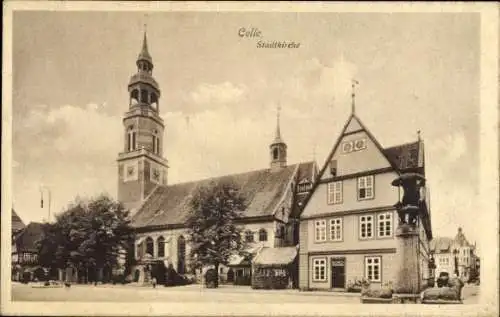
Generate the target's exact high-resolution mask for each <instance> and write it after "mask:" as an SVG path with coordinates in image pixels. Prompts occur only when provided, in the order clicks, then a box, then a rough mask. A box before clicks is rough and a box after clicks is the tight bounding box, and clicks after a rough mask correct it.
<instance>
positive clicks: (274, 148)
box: [269, 106, 287, 170]
mask: <svg viewBox="0 0 500 317" xmlns="http://www.w3.org/2000/svg"><path fill="white" fill-rule="evenodd" d="M280 111H281V106H278V109H277V114H276V133H275V136H274V140H273V142H272V143H271V145H270V146H269V147H270V150H271V170H277V169H280V168H282V167H286V156H287V155H286V150H287V145H286V143H285V142H284V141H283V139H282V138H281V129H280Z"/></svg>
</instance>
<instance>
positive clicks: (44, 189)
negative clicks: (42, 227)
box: [40, 186, 52, 222]
mask: <svg viewBox="0 0 500 317" xmlns="http://www.w3.org/2000/svg"><path fill="white" fill-rule="evenodd" d="M44 191H46V192H47V194H48V196H49V206H48V212H49V214H48V219H47V222H50V205H51V200H52V192H51V190H50V188H48V187H46V186H40V208H42V209H43V192H44Z"/></svg>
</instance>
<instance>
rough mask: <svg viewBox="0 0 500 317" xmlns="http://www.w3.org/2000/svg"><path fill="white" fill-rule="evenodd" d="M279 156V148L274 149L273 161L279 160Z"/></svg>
mask: <svg viewBox="0 0 500 317" xmlns="http://www.w3.org/2000/svg"><path fill="white" fill-rule="evenodd" d="M278 155H279V151H278V148H274V150H273V160H277V159H278Z"/></svg>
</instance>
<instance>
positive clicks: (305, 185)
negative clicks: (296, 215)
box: [297, 179, 312, 193]
mask: <svg viewBox="0 0 500 317" xmlns="http://www.w3.org/2000/svg"><path fill="white" fill-rule="evenodd" d="M311 188H312V183H311V182H310V181H309V180H308V179H303V180H302V181H300V183H299V185H298V189H297V191H298V192H299V193H305V192H308V191H309V190H311Z"/></svg>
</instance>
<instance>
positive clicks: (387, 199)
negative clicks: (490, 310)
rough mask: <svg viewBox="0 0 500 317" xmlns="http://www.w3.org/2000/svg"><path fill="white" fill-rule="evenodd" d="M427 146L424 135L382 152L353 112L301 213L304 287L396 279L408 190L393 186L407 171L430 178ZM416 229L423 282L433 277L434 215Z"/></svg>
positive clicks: (331, 287)
mask: <svg viewBox="0 0 500 317" xmlns="http://www.w3.org/2000/svg"><path fill="white" fill-rule="evenodd" d="M423 147H424V145H423V141H422V140H421V139H420V137H419V139H418V140H416V141H415V142H411V143H407V144H403V145H399V146H395V147H390V148H383V147H382V146H381V145H380V143H379V142H378V141H377V140H376V139H375V137H374V136H373V135H372V134H371V133H370V131H369V130H368V129H366V128H365V126H364V125H363V124H362V122H361V121H360V119H359V118H358V117H357V116H356V115H355V114H354V112H353V113H352V114H351V116H350V117H349V119H348V120H347V122H346V124H345V125H344V128H343V130H342V132H341V134H340V136H339V138H338V139H337V141H336V143H335V145H334V147H333V149H332V150H331V152H330V154H329V156H328V159H327V160H326V163H325V165H324V166H323V167H322V169H321V170H320V172H319V174H318V179H317V182H316V183H315V185H314V187H313V189H312V194H311V195H310V197H309V198H308V199H307V200H306V201H305V207H304V210H303V211H302V214H301V216H300V239H299V241H300V250H299V285H300V288H301V289H321V290H340V291H344V290H346V289H347V287H348V285H349V284H351V283H354V282H355V281H359V280H362V279H368V280H370V282H371V284H372V285H373V286H374V287H377V286H381V285H383V284H385V283H388V284H390V283H391V282H394V281H395V279H396V278H397V272H398V270H399V267H398V265H399V263H400V261H399V252H398V243H397V242H398V241H397V237H396V235H395V231H396V228H397V225H398V214H397V211H396V208H395V203H396V202H398V201H399V200H400V196H401V194H402V193H400V192H399V190H398V188H396V187H393V186H391V182H392V181H393V180H394V179H395V178H397V177H398V176H399V175H400V174H401V173H402V172H406V171H412V172H418V173H421V174H424V175H425V161H424V148H423ZM424 194H425V193H424ZM417 226H418V230H419V239H418V240H419V243H418V246H417V248H418V261H419V268H420V272H419V278H420V279H421V284H424V283H426V279H427V278H428V277H429V274H430V271H429V269H428V262H429V259H430V256H429V240H430V239H431V238H432V231H431V226H430V216H427V217H420V218H419V220H418V224H417Z"/></svg>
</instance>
